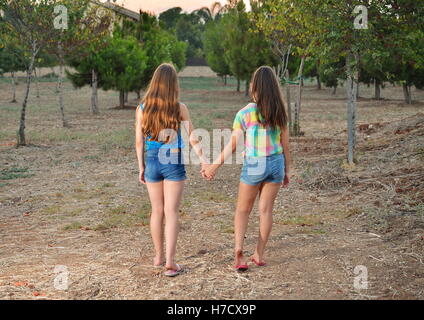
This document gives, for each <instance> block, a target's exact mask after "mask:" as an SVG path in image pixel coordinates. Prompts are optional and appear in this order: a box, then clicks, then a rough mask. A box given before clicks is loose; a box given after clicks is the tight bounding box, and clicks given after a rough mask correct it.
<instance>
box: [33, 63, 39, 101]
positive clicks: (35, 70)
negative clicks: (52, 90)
mask: <svg viewBox="0 0 424 320" xmlns="http://www.w3.org/2000/svg"><path fill="white" fill-rule="evenodd" d="M34 80H35V92H36V96H37V98H40V86H39V85H38V76H37V68H34Z"/></svg>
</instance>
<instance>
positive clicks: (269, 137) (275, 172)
mask: <svg viewBox="0 0 424 320" xmlns="http://www.w3.org/2000/svg"><path fill="white" fill-rule="evenodd" d="M250 94H251V97H252V100H253V103H250V104H248V105H247V106H246V107H244V108H243V109H241V110H240V111H239V112H238V113H237V115H236V117H235V119H234V123H233V135H232V139H231V141H230V142H229V143H228V145H227V146H226V147H225V148H224V150H223V151H222V153H221V155H220V156H219V157H218V158H217V159H216V160H215V161H214V162H213V164H212V165H210V166H209V167H207V168H206V169H205V170H203V171H202V175H203V176H204V177H205V178H207V179H213V178H214V176H215V173H216V170H217V169H218V168H219V167H220V166H221V165H222V164H223V163H224V161H225V159H227V158H228V157H229V156H230V155H231V153H233V152H234V151H235V150H236V147H237V145H238V142H239V141H240V140H242V139H244V146H245V151H244V163H243V168H242V172H241V177H240V184H239V192H238V200H237V209H236V213H235V217H234V225H235V226H234V235H235V250H234V253H235V258H234V265H235V269H236V270H237V271H246V270H247V269H248V265H247V261H246V259H245V258H244V256H243V244H244V237H245V234H246V230H247V225H248V219H249V214H250V212H251V211H252V208H253V204H254V202H255V199H256V197H257V196H258V195H259V213H260V215H259V216H260V225H259V237H258V242H257V245H256V250H255V253H254V254H253V255H252V256H251V257H250V261H252V262H253V263H254V264H255V265H257V266H265V265H266V263H265V260H264V254H265V246H266V243H267V242H268V239H269V236H270V233H271V229H272V210H273V206H274V202H275V198H276V197H277V194H278V191H279V189H280V187H281V186H283V187H287V185H288V184H289V172H290V163H291V157H290V150H289V134H288V128H287V127H288V117H287V112H286V108H285V104H284V101H283V98H282V95H281V88H280V84H279V81H278V79H277V76H276V74H275V72H274V70H273V69H272V68H270V67H267V66H263V67H260V68H259V69H258V70H256V72H255V73H254V75H253V77H252V81H251V85H250Z"/></svg>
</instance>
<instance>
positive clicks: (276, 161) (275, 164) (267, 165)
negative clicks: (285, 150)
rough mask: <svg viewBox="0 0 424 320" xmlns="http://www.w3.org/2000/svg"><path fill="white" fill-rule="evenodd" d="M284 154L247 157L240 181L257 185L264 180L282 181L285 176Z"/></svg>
mask: <svg viewBox="0 0 424 320" xmlns="http://www.w3.org/2000/svg"><path fill="white" fill-rule="evenodd" d="M284 168H285V158H284V154H281V153H280V154H274V155H271V156H267V157H245V158H244V163H243V168H242V170H241V177H240V181H241V182H243V183H245V184H249V185H251V186H256V185H258V184H261V183H263V182H271V183H282V182H283V180H284V176H285V171H284Z"/></svg>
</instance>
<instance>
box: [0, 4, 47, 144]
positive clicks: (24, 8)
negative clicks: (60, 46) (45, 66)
mask: <svg viewBox="0 0 424 320" xmlns="http://www.w3.org/2000/svg"><path fill="white" fill-rule="evenodd" d="M54 7H55V3H54V2H52V1H50V0H38V1H32V0H0V11H2V12H3V15H2V18H1V23H0V25H1V27H2V29H3V30H2V33H3V34H4V33H7V34H8V35H10V36H11V37H12V38H14V39H16V43H17V45H18V47H19V48H20V49H21V50H23V53H24V56H25V59H23V61H24V63H25V64H26V66H25V69H26V74H27V76H26V88H25V93H24V98H23V102H22V108H21V115H20V121H19V130H18V136H17V137H18V145H19V146H23V145H26V139H25V120H26V109H27V104H28V96H29V90H30V87H31V82H32V77H33V71H34V65H35V62H36V58H37V56H38V54H39V53H40V50H41V49H43V48H44V47H46V46H47V45H48V44H49V42H50V41H51V37H50V33H49V31H51V30H53V29H54V17H55V15H54ZM4 41H5V39H4V38H3V37H2V38H0V43H1V44H0V46H1V47H4Z"/></svg>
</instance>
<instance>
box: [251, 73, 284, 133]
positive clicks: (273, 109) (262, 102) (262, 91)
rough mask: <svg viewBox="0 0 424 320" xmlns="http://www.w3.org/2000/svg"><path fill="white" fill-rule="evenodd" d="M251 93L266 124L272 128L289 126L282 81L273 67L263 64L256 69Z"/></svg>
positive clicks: (259, 114)
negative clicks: (281, 86)
mask: <svg viewBox="0 0 424 320" xmlns="http://www.w3.org/2000/svg"><path fill="white" fill-rule="evenodd" d="M250 95H251V97H252V99H253V101H254V102H255V103H256V105H257V113H258V120H259V121H260V122H261V123H262V124H263V125H264V126H269V127H271V128H272V129H276V128H278V127H279V128H280V129H283V128H286V127H287V123H288V117H287V111H286V107H285V104H284V100H283V97H282V95H281V88H280V83H279V81H278V79H277V75H276V74H275V71H274V70H273V69H272V68H270V67H268V66H262V67H259V68H258V69H257V70H256V71H255V73H254V74H253V77H252V82H251V86H250Z"/></svg>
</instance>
